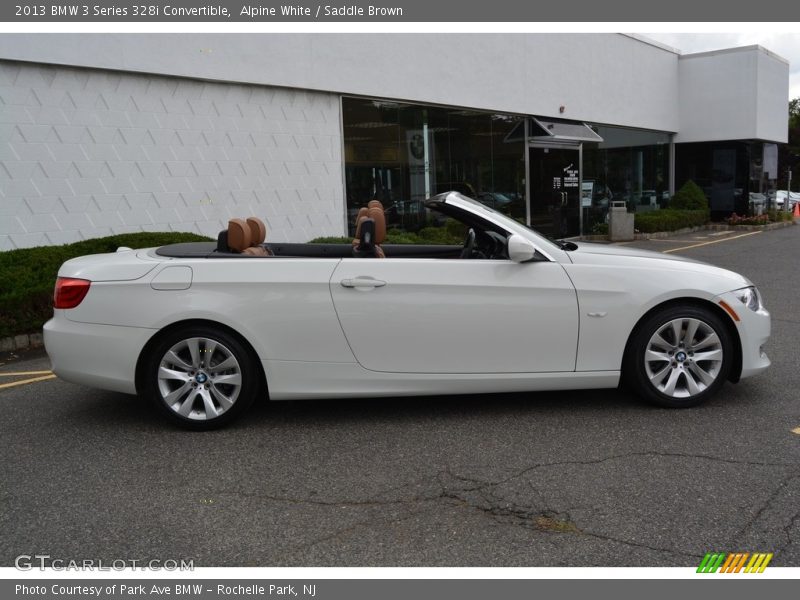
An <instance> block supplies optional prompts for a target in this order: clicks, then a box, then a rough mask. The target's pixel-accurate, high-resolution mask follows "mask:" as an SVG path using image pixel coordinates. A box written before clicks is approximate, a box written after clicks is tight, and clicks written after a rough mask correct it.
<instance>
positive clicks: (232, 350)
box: [145, 327, 260, 429]
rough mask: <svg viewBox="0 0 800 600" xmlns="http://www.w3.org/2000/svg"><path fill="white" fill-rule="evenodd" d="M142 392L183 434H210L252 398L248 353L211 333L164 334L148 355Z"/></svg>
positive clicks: (254, 376)
mask: <svg viewBox="0 0 800 600" xmlns="http://www.w3.org/2000/svg"><path fill="white" fill-rule="evenodd" d="M145 369H146V370H145V390H146V394H147V395H148V396H149V397H150V399H151V400H152V402H153V403H154V404H155V406H156V408H157V409H158V410H159V411H160V412H161V413H162V414H163V415H165V416H166V417H167V418H168V419H169V420H171V421H172V422H173V423H176V424H178V425H180V426H181V427H185V428H187V429H214V428H216V427H221V426H222V425H225V424H227V423H229V422H230V421H231V420H233V419H235V418H236V417H238V416H239V415H240V414H241V413H242V412H244V411H245V410H246V409H247V408H248V407H249V406H250V405H251V404H252V403H253V400H254V399H255V397H256V394H257V393H258V389H259V387H260V386H259V382H260V373H259V372H258V370H257V369H258V363H257V362H256V360H255V359H254V358H253V356H252V353H251V352H250V351H249V350H248V349H247V348H246V347H245V346H244V345H243V344H242V343H241V342H240V341H239V340H238V339H237V338H236V337H235V336H233V335H231V334H230V333H228V332H226V331H224V330H222V329H216V328H210V327H208V328H207V327H187V328H183V329H179V330H174V331H171V332H167V333H166V334H164V335H163V336H162V337H161V338H160V339H159V340H158V341H157V343H156V344H155V346H153V347H152V348H151V349H150V356H149V357H147V364H146V366H145Z"/></svg>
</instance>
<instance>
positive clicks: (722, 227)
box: [578, 219, 800, 242]
mask: <svg viewBox="0 0 800 600" xmlns="http://www.w3.org/2000/svg"><path fill="white" fill-rule="evenodd" d="M798 223H800V219H794V220H792V221H780V222H778V223H767V224H766V225H728V224H727V223H710V224H708V225H702V226H698V227H684V228H682V229H676V230H675V231H654V232H653V233H634V234H633V240H618V241H620V242H621V241H627V242H630V241H634V240H659V239H664V238H668V237H672V236H673V235H685V234H687V233H695V232H697V231H772V230H773V229H783V228H784V227H792V226H793V225H797V224H798ZM578 239H580V240H581V241H584V242H608V241H610V240H609V237H608V235H584V236H581V237H580V238H578Z"/></svg>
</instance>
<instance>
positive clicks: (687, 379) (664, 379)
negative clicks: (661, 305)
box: [623, 305, 735, 408]
mask: <svg viewBox="0 0 800 600" xmlns="http://www.w3.org/2000/svg"><path fill="white" fill-rule="evenodd" d="M676 323H678V326H676ZM676 332H679V333H678V334H677V336H676ZM657 335H658V336H659V337H656V336H657ZM689 336H691V339H689ZM714 336H716V337H714ZM734 352H735V345H734V343H733V340H732V339H731V333H730V331H729V330H728V328H727V326H726V324H725V323H724V322H723V320H722V318H721V317H720V316H719V315H717V314H716V313H715V312H713V311H712V310H710V309H708V308H704V307H702V306H692V305H686V306H672V307H669V308H665V309H664V310H660V311H658V312H655V313H653V314H652V315H650V316H649V317H647V318H646V319H645V320H644V321H643V322H642V323H641V324H640V325H639V326H638V327H637V329H636V331H635V332H634V334H633V337H632V338H631V340H630V343H629V344H628V348H627V351H626V354H625V360H624V363H623V377H624V379H625V381H626V383H627V384H628V385H629V386H630V387H631V388H632V389H633V390H634V391H635V392H636V393H637V394H638V395H639V396H641V397H642V398H643V399H645V400H647V401H648V402H651V403H652V404H656V405H658V406H662V407H665V408H688V407H690V406H697V405H698V404H701V403H702V402H705V401H706V400H708V398H710V397H711V396H713V395H714V394H715V393H716V392H717V391H718V390H719V388H720V387H722V385H723V384H724V383H725V380H726V379H728V375H729V373H730V370H731V365H732V364H733V363H734ZM701 357H702V358H701ZM666 359H669V360H668V361H667V360H666ZM662 375H663V376H662Z"/></svg>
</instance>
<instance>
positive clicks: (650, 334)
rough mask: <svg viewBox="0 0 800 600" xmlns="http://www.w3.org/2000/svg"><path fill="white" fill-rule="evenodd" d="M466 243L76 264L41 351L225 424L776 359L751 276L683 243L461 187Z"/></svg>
mask: <svg viewBox="0 0 800 600" xmlns="http://www.w3.org/2000/svg"><path fill="white" fill-rule="evenodd" d="M425 207H426V208H427V209H428V210H429V211H433V212H436V213H440V214H439V216H438V217H437V219H441V218H442V216H443V217H444V218H446V219H453V220H455V221H458V222H460V223H462V224H463V228H464V231H465V239H464V242H463V244H460V245H428V246H425V245H391V244H384V243H383V242H384V238H385V234H386V225H385V217H384V210H383V208H382V206H381V205H380V203H379V202H376V201H373V202H371V203H370V205H369V206H367V207H364V208H363V209H361V210H360V211H359V214H358V217H357V223H356V224H355V226H356V235H355V238H356V239H354V240H353V242H352V243H351V244H295V243H269V242H268V241H267V240H266V228H265V226H264V223H263V222H262V221H260V220H259V219H258V218H249V219H247V220H243V219H232V220H231V221H230V222H229V223H228V227H227V229H226V230H224V231H222V232H220V235H219V238H218V240H217V242H194V243H183V244H173V245H168V246H163V247H160V248H151V249H145V250H131V249H129V248H120V249H118V250H117V252H116V253H111V254H99V255H92V256H84V257H80V258H76V259H73V260H69V261H67V262H65V263H64V264H63V265H62V267H61V269H60V271H59V273H58V279H57V282H56V287H55V294H54V315H53V318H52V319H51V320H50V321H48V322H47V324H46V325H45V328H44V337H45V346H46V349H47V352H48V354H49V356H50V359H51V361H52V365H53V370H54V372H55V373H56V374H57V375H58V376H59V377H61V378H63V379H65V380H67V381H71V382H75V383H79V384H83V385H87V386H92V387H96V388H102V389H107V390H114V391H118V392H125V393H130V394H141V395H144V396H146V397H148V398H149V399H150V400H151V401H152V402H153V404H154V405H155V406H156V407H157V409H158V410H159V411H161V413H162V414H163V415H164V416H166V417H167V418H168V419H170V420H172V421H173V422H175V423H177V424H179V425H181V426H183V427H187V428H192V429H210V428H213V427H218V426H221V425H223V424H226V423H228V422H230V421H231V420H232V419H234V418H236V417H239V416H240V415H242V414H243V413H244V412H245V411H246V409H247V408H248V407H249V406H250V405H251V404H252V403H253V401H254V400H256V399H258V398H268V399H270V400H290V399H301V398H354V397H370V398H372V397H385V396H412V395H435V394H473V393H493V392H529V391H540V390H568V389H592V388H614V387H617V386H618V385H619V384H620V382H621V381H624V382H625V383H627V384H628V385H629V387H631V388H632V389H633V390H635V391H636V393H637V394H638V395H639V396H641V397H642V398H643V399H645V400H647V401H649V402H652V403H654V404H656V405H659V406H662V407H672V408H681V407H689V406H694V405H697V404H699V403H701V402H703V401H705V400H706V399H708V398H709V397H711V396H712V395H714V394H715V393H716V392H718V391H719V389H720V388H721V387H722V386H723V385H724V384H725V382H726V381H728V382H737V381H738V380H740V379H742V378H745V377H750V376H752V375H756V374H758V373H760V372H762V371H764V370H765V369H766V368H767V367H768V366H769V364H770V361H769V359H768V358H767V356H766V354H765V352H764V344H765V343H766V342H767V339H768V337H769V334H770V315H769V313H768V312H767V310H766V309H765V308H764V306H763V305H762V302H761V297H760V295H759V293H758V291H757V290H756V288H755V287H754V286H753V284H752V283H751V282H750V281H748V280H747V279H746V278H744V277H742V276H741V275H738V274H737V273H734V272H731V271H728V270H725V269H722V268H718V267H715V266H712V265H708V264H704V263H701V262H696V261H692V260H689V259H686V258H681V257H677V256H672V255H665V254H659V253H655V252H647V251H643V250H639V249H633V248H626V247H620V246H614V245H606V244H591V243H574V242H564V241H560V242H553V241H550V240H548V239H547V238H545V237H543V236H542V235H540V234H538V233H537V232H535V231H533V230H531V229H528V228H527V227H525V226H524V225H521V224H520V223H518V222H517V221H515V220H513V219H511V218H509V217H507V216H505V215H503V214H501V213H499V212H496V211H494V210H492V209H490V208H488V207H486V206H484V205H482V204H480V203H479V202H476V201H474V200H472V199H470V198H467V197H465V196H463V195H461V194H459V193H457V192H449V193H445V194H440V195H437V196H435V197H432V198H430V199H429V200H427V201H426V203H425Z"/></svg>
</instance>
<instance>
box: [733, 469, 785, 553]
mask: <svg viewBox="0 0 800 600" xmlns="http://www.w3.org/2000/svg"><path fill="white" fill-rule="evenodd" d="M795 479H800V473H792V474H790V475H787V476H786V477H784V478H783V479H782V480H781V482H780V483H779V484H778V485H777V487H776V488H775V489H774V490H773V491H772V493H771V494H770V495H769V496H768V497H767V499H766V500H765V501H764V502H763V504H762V505H761V506H760V507H759V508H758V510H757V511H756V513H755V514H754V515H753V516H752V517H751V518H750V519H749V520H748V521H747V523H745V524H744V525H743V526H742V528H741V529H740V530H739V531H738V532H737V533H736V535H734V537H733V539H734V540H739V539H741V538H742V536H744V534H745V533H746V532H747V531H748V529H750V528H751V527H753V525H755V524H756V523H757V522H758V520H759V519H760V518H761V516H762V515H763V514H764V513H765V512H767V510H769V509H770V507H771V506H772V504H773V503H774V502H775V501H776V500H777V499H778V497H779V496H780V495H781V493H782V492H783V490H785V489H786V487H787V486H788V485H789V483H791V482H792V481H793V480H795ZM798 519H800V513H797V514H795V515H794V516H793V517H792V519H791V520H790V521H789V524H788V525H786V526H784V527H782V528H781V529H782V531H783V533H784V534H785V535H786V538H787V544H786V545H784V546H783V548H785V547H786V546H788V545H789V544H791V542H792V537H791V533H790V530H791V529H792V527H794V524H795V521H797V520H798Z"/></svg>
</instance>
